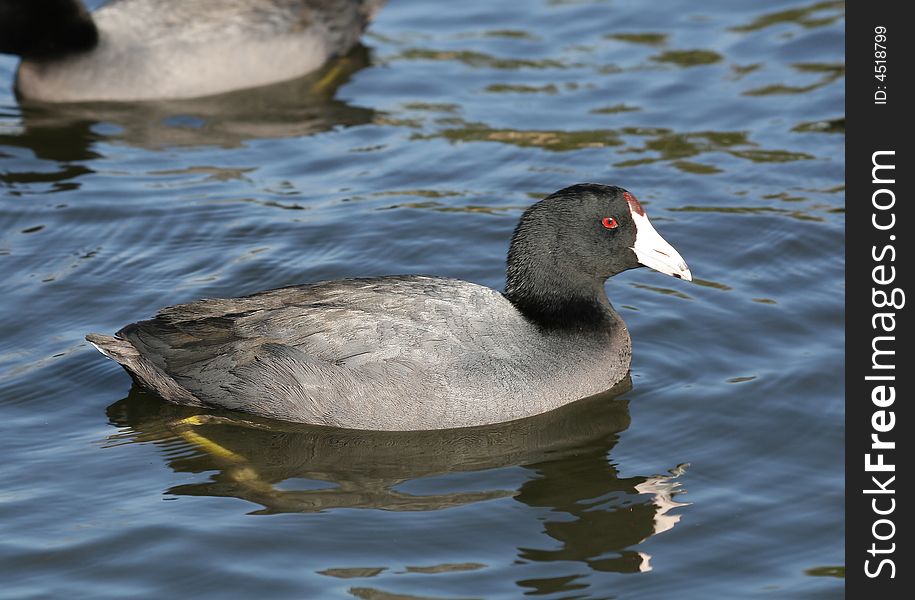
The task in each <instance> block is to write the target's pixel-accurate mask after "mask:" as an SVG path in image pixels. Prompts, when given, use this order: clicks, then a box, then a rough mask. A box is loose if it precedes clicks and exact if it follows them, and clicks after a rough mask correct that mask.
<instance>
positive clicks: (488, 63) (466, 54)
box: [396, 48, 570, 69]
mask: <svg viewBox="0 0 915 600" xmlns="http://www.w3.org/2000/svg"><path fill="white" fill-rule="evenodd" d="M396 58H400V59H405V60H436V61H456V62H459V63H462V64H465V65H467V66H468V67H474V68H487V69H562V68H565V67H568V66H570V65H566V64H565V63H563V62H561V61H558V60H553V59H539V60H531V59H523V58H498V57H496V56H492V55H490V54H485V53H483V52H475V51H471V50H431V49H426V48H411V49H409V50H404V51H403V52H401V53H400V54H399V55H398V56H397V57H396Z"/></svg>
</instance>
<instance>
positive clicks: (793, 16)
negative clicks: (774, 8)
mask: <svg viewBox="0 0 915 600" xmlns="http://www.w3.org/2000/svg"><path fill="white" fill-rule="evenodd" d="M828 10H837V11H839V12H837V13H836V14H832V15H828V16H822V17H814V16H813V15H814V13H817V12H821V11H828ZM844 14H845V2H844V1H843V0H830V1H828V2H817V3H816V4H811V5H810V6H805V7H802V8H792V9H788V10H781V11H778V12H773V13H768V14H765V15H762V16H760V17H757V18H756V19H754V20H753V21H751V22H750V23H748V24H746V25H738V26H736V27H731V31H757V30H759V29H765V28H766V27H771V26H772V25H778V24H781V23H794V24H796V25H800V26H801V27H805V28H812V27H822V26H824V25H831V24H832V23H835V22H836V21H837V20H839V19H841V18H842V17H843V16H844Z"/></svg>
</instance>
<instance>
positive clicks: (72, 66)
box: [16, 0, 384, 102]
mask: <svg viewBox="0 0 915 600" xmlns="http://www.w3.org/2000/svg"><path fill="white" fill-rule="evenodd" d="M383 4H384V0H194V1H189V0H114V1H113V2H110V3H108V4H106V5H104V6H102V7H101V8H100V9H98V10H97V11H95V12H93V13H92V20H93V21H94V23H95V25H96V27H97V29H98V43H97V45H96V46H95V47H94V48H92V49H91V50H87V51H84V52H75V53H71V54H67V55H64V56H59V57H58V56H55V57H40V58H35V59H32V58H29V57H23V61H22V63H21V65H20V68H19V71H18V74H17V81H16V86H17V90H18V91H19V93H20V94H21V95H22V96H24V97H27V98H32V99H37V100H43V101H49V102H73V101H88V100H114V101H135V100H149V99H165V98H190V97H198V96H206V95H211V94H218V93H223V92H227V91H230V90H236V89H243V88H249V87H256V86H261V85H267V84H270V83H274V82H278V81H284V80H288V79H292V78H295V77H299V76H301V75H305V74H306V73H309V72H311V71H314V70H316V69H318V68H319V67H320V66H321V65H322V64H323V63H324V62H325V61H327V59H329V58H331V57H332V56H336V55H340V54H343V53H345V52H347V51H348V50H349V49H350V48H352V47H353V46H354V45H355V44H356V43H357V42H358V40H359V37H360V36H361V35H362V33H363V31H364V29H365V27H366V25H367V24H368V23H369V21H370V20H371V19H372V17H373V16H374V14H375V12H376V11H377V10H378V9H379V8H380V7H381V6H382V5H383Z"/></svg>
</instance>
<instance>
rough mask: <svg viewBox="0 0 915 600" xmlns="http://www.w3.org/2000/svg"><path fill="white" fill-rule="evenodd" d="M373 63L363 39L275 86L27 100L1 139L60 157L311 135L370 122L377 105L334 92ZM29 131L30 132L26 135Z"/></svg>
mask: <svg viewBox="0 0 915 600" xmlns="http://www.w3.org/2000/svg"><path fill="white" fill-rule="evenodd" d="M370 63H371V60H370V53H369V50H368V49H367V48H366V47H365V46H361V45H357V46H356V47H355V48H353V50H351V51H350V52H349V53H348V54H346V55H345V56H341V57H340V58H337V59H334V60H332V61H330V62H328V63H327V64H326V65H325V66H324V67H323V68H322V69H321V70H319V71H317V72H315V73H312V74H310V75H306V76H304V77H300V78H298V79H294V80H291V81H285V82H282V83H277V84H273V85H268V86H263V87H258V88H251V89H246V90H239V91H236V92H229V93H226V94H219V95H216V96H207V97H204V98H192V99H186V100H161V101H154V102H125V103H117V102H86V103H65V104H42V103H33V102H28V101H24V102H23V103H22V104H21V106H20V109H21V125H20V126H19V127H18V131H17V128H13V127H9V126H7V127H5V128H3V129H0V145H8V146H20V145H24V144H28V145H30V146H32V148H30V149H32V150H34V152H35V154H36V156H37V157H38V158H43V159H47V160H55V161H76V160H87V159H90V158H96V157H97V156H98V154H97V151H96V150H95V149H94V147H95V146H96V144H97V143H99V142H111V143H115V144H126V145H128V146H133V147H138V148H144V149H149V150H161V149H164V148H174V147H194V146H217V147H222V148H233V147H237V146H240V145H242V144H244V143H245V142H247V141H250V140H258V139H279V138H291V137H301V136H306V135H313V134H315V133H320V132H323V131H328V130H330V129H333V128H334V127H337V126H344V127H349V126H353V125H362V124H365V123H369V122H371V121H372V120H373V119H374V118H375V114H376V113H375V111H374V110H372V109H369V108H364V107H359V106H352V105H349V104H347V103H346V102H344V101H342V100H338V99H336V98H335V96H336V93H337V91H338V90H339V88H340V87H341V86H343V85H344V84H346V83H347V82H349V81H350V79H351V78H352V77H353V75H355V74H356V73H357V72H358V71H360V70H362V69H363V68H365V67H367V66H369V65H370ZM26 134H27V135H26Z"/></svg>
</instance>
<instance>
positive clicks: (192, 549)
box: [0, 0, 845, 600]
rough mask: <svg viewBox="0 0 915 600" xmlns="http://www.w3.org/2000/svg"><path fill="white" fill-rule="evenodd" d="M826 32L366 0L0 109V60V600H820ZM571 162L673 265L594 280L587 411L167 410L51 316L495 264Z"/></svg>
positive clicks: (831, 81)
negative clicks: (353, 23)
mask: <svg viewBox="0 0 915 600" xmlns="http://www.w3.org/2000/svg"><path fill="white" fill-rule="evenodd" d="M843 36H844V3H842V2H831V1H826V2H817V3H808V2H798V1H781V2H767V3H734V2H726V1H724V0H718V1H712V2H704V3H701V4H696V3H694V2H687V1H685V0H683V1H679V0H670V1H667V2H661V3H645V2H636V1H635V0H632V1H622V0H620V1H608V2H599V1H594V2H589V1H584V0H582V1H574V0H569V1H559V0H525V1H523V2H515V3H504V2H503V3H495V2H487V1H484V0H470V1H468V2H464V3H459V4H455V3H443V2H421V1H419V0H392V2H391V3H390V4H389V6H387V7H386V8H385V9H384V10H383V11H382V12H381V13H380V15H379V18H378V20H377V21H376V22H375V24H374V25H373V26H372V27H371V29H370V31H369V33H368V34H367V35H366V37H365V40H364V47H363V48H359V49H357V50H356V51H354V52H353V53H352V54H351V55H349V56H348V57H346V58H345V59H343V60H341V61H339V62H338V63H336V64H335V65H332V66H331V67H330V68H329V70H328V71H326V72H325V73H323V74H318V75H316V76H313V77H306V78H304V79H302V80H299V81H295V82H290V83H287V84H280V85H277V86H272V87H269V88H264V89H261V90H253V91H248V92H239V93H235V94H229V95H226V96H221V97H218V98H211V99H205V100H196V101H184V102H171V103H160V104H143V105H126V106H123V105H93V104H87V105H79V106H25V107H20V106H19V104H18V103H17V101H16V99H15V97H14V95H13V92H12V90H11V81H12V77H13V73H14V71H15V65H16V61H15V59H13V58H12V57H8V56H3V57H0V189H2V197H0V297H2V299H3V300H2V302H0V323H2V332H0V418H2V420H3V423H4V425H3V435H2V436H0V454H2V456H3V457H4V460H3V461H2V462H0V481H2V482H3V485H2V487H0V581H2V582H3V584H2V586H0V597H2V598H59V597H67V598H124V597H128V596H130V597H138V598H147V597H148V598H161V597H178V596H193V597H199V598H252V597H258V598H362V599H372V600H394V599H415V598H449V599H452V598H518V597H522V596H534V597H543V598H557V599H558V598H637V599H642V598H672V597H676V598H697V599H700V598H701V599H704V598H710V597H723V598H754V597H774V598H833V597H840V596H841V594H842V593H843V579H842V577H843V574H844V567H843V560H844V559H843V554H844V542H843V536H844V526H843V484H844V474H843V466H842V465H843V464H844V462H843V427H844V425H843V423H844V412H843V376H844V374H843V365H844V358H843V343H844V334H843V326H842V323H843V318H844V312H843V311H844V308H843V294H844V250H843V243H844V232H843V229H844V212H843V206H844V185H843V179H844V156H843V153H844V147H843V145H844V122H845V121H844V90H843V84H844V56H843ZM582 181H598V182H603V183H610V184H618V185H621V186H624V187H626V188H627V189H629V190H632V191H633V192H634V193H635V194H637V195H638V196H639V198H640V199H641V200H642V201H643V204H644V205H645V206H646V209H647V210H648V212H649V214H650V215H651V217H652V221H653V222H654V224H655V226H656V227H657V229H658V230H659V231H660V232H661V233H662V234H663V235H664V237H665V238H666V239H668V240H669V241H670V242H671V243H672V244H673V245H674V246H675V247H676V248H677V249H678V250H679V251H680V253H681V254H682V255H683V257H684V258H685V259H686V261H687V262H688V263H689V266H690V268H691V269H692V272H693V274H694V277H695V281H694V282H693V283H692V284H689V283H687V282H683V281H677V280H674V279H672V278H669V277H665V276H663V275H660V274H658V273H654V272H651V271H649V270H647V269H640V270H637V271H630V272H627V273H624V274H622V275H620V276H618V277H615V278H613V279H612V280H611V281H610V282H609V283H608V287H607V289H608V294H609V296H610V298H611V300H612V301H613V303H614V305H615V306H616V307H617V308H618V309H619V310H620V312H621V314H622V315H623V317H624V319H625V320H626V322H627V323H628V325H629V328H630V330H631V333H632V337H633V345H634V356H633V361H632V387H631V389H630V390H629V391H623V392H622V393H621V394H620V395H618V396H616V397H615V398H612V399H610V398H604V399H601V400H599V401H597V402H591V403H585V404H584V405H573V406H570V407H568V408H567V409H564V410H561V411H557V412H556V413H553V414H549V415H544V416H543V417H541V418H538V419H534V420H533V421H531V422H521V423H514V424H508V425H503V426H495V427H492V428H486V429H483V430H479V431H475V432H463V433H448V434H435V435H431V434H388V435H381V434H378V435H375V434H364V433H363V434H358V433H352V432H344V431H339V432H333V431H332V432H328V431H327V430H322V429H316V428H309V427H303V426H291V425H288V424H282V423H257V424H250V423H246V422H243V421H242V420H241V419H243V418H244V417H243V416H239V417H238V418H235V417H232V416H231V415H230V416H226V415H221V416H217V417H209V418H208V417H207V416H206V415H204V416H203V417H201V418H200V422H201V424H200V425H197V426H190V425H181V424H180V423H179V421H180V419H181V418H183V417H186V416H189V415H192V414H196V413H197V412H199V411H194V410H188V409H184V408H181V407H174V406H168V405H165V404H164V403H162V402H161V401H159V400H158V399H156V398H154V397H150V396H147V395H144V394H142V393H139V392H138V391H136V390H134V391H131V383H130V379H129V378H128V377H127V375H126V374H125V373H124V372H123V371H122V370H121V369H119V368H118V367H117V366H116V365H115V364H114V363H112V362H111V361H107V360H104V359H103V358H102V357H101V356H100V355H99V354H98V353H97V352H95V351H94V349H92V348H91V347H90V346H89V345H88V344H87V343H86V342H85V341H84V340H83V335H84V334H85V333H87V332H90V331H100V332H113V331H115V330H116V329H117V328H119V327H120V326H121V325H123V324H125V323H128V322H131V321H135V320H138V319H141V318H146V317H148V316H150V315H151V314H153V313H154V312H155V310H156V309H158V308H159V307H161V306H164V305H167V304H175V303H178V302H183V301H188V300H192V299H196V298H200V297H214V296H234V295H241V294H247V293H251V292H255V291H258V290H261V289H265V288H270V287H277V286H282V285H288V284H294V283H302V282H308V281H317V280H322V279H336V278H340V277H346V276H356V275H359V276H362V275H378V274H390V273H433V274H439V275H445V276H452V277H459V278H464V279H469V280H471V281H476V282H480V283H483V284H486V285H490V286H493V287H496V288H500V287H501V286H502V284H503V275H504V272H503V269H504V257H505V252H506V250H507V247H508V240H509V236H510V234H511V231H512V229H513V227H514V225H515V222H516V221H517V218H518V217H519V215H520V213H521V211H522V210H523V209H524V208H525V207H526V206H528V205H529V204H530V203H531V202H533V201H534V200H535V199H537V198H540V197H542V196H543V195H545V194H548V193H550V192H553V191H555V190H557V189H559V188H562V187H565V186H567V185H570V184H572V183H576V182H582ZM497 400H498V399H493V401H497Z"/></svg>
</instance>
